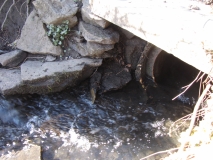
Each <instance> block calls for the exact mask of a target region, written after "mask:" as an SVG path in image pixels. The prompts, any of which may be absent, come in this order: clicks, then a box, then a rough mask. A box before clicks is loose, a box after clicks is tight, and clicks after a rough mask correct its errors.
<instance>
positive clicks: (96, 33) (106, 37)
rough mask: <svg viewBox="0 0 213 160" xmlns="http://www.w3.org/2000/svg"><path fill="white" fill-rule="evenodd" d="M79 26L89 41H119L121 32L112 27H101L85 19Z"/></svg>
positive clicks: (106, 42)
mask: <svg viewBox="0 0 213 160" xmlns="http://www.w3.org/2000/svg"><path fill="white" fill-rule="evenodd" d="M78 27H79V31H80V32H82V35H83V37H84V38H85V39H86V40H87V41H88V42H96V43H101V44H115V43H117V42H118V41H119V34H118V33H117V32H116V31H114V30H113V29H112V28H108V29H101V28H99V27H96V26H93V25H91V24H87V23H85V22H83V21H80V22H79V25H78Z"/></svg>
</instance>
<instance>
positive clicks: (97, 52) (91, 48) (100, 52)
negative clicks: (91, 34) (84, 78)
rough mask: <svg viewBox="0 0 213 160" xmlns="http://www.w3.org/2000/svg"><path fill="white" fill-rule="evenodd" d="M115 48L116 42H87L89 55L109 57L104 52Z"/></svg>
mask: <svg viewBox="0 0 213 160" xmlns="http://www.w3.org/2000/svg"><path fill="white" fill-rule="evenodd" d="M113 48H114V44H99V43H94V42H87V51H88V56H89V57H94V58H107V57H106V54H104V52H105V51H108V50H111V49H113Z"/></svg>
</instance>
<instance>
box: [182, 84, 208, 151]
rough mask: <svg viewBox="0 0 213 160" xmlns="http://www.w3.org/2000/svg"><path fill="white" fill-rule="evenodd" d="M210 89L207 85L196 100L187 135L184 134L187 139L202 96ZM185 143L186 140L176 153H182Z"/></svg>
mask: <svg viewBox="0 0 213 160" xmlns="http://www.w3.org/2000/svg"><path fill="white" fill-rule="evenodd" d="M210 87H211V85H210V84H208V85H207V86H206V88H205V90H204V91H203V93H202V94H201V96H200V98H199V99H198V101H197V103H196V105H195V108H194V111H193V114H192V118H191V122H190V125H189V128H188V131H187V134H186V136H188V137H189V136H190V134H191V131H192V129H193V126H194V123H195V119H196V115H197V110H198V108H199V107H200V104H201V102H202V101H203V99H204V96H205V95H206V93H207V92H208V90H209V89H210ZM186 139H187V138H186ZM187 142H188V141H187V140H186V141H185V142H183V143H182V144H181V146H180V149H179V151H178V152H182V151H183V150H184V147H185V145H186V143H187Z"/></svg>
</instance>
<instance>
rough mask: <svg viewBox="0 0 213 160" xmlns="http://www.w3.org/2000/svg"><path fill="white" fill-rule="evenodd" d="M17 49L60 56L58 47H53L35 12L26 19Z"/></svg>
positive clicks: (60, 51) (60, 52)
mask: <svg viewBox="0 0 213 160" xmlns="http://www.w3.org/2000/svg"><path fill="white" fill-rule="evenodd" d="M17 48H19V49H21V50H24V51H27V52H30V53H34V54H52V55H56V56H58V55H61V54H62V50H61V48H60V47H59V46H54V45H53V44H52V42H51V41H50V39H49V37H48V36H47V34H46V30H45V28H44V26H43V23H42V22H41V20H40V18H39V17H38V16H37V14H36V12H35V10H34V11H32V12H31V14H30V15H29V17H28V18H27V20H26V22H25V25H24V27H23V29H22V32H21V37H20V39H19V40H18V42H17Z"/></svg>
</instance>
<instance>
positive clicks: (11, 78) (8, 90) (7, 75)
mask: <svg viewBox="0 0 213 160" xmlns="http://www.w3.org/2000/svg"><path fill="white" fill-rule="evenodd" d="M21 84H22V80H21V71H20V70H18V69H13V70H8V69H0V92H1V94H3V95H9V94H16V93H17V92H18V90H19V87H20V86H21ZM16 91H17V92H16Z"/></svg>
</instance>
